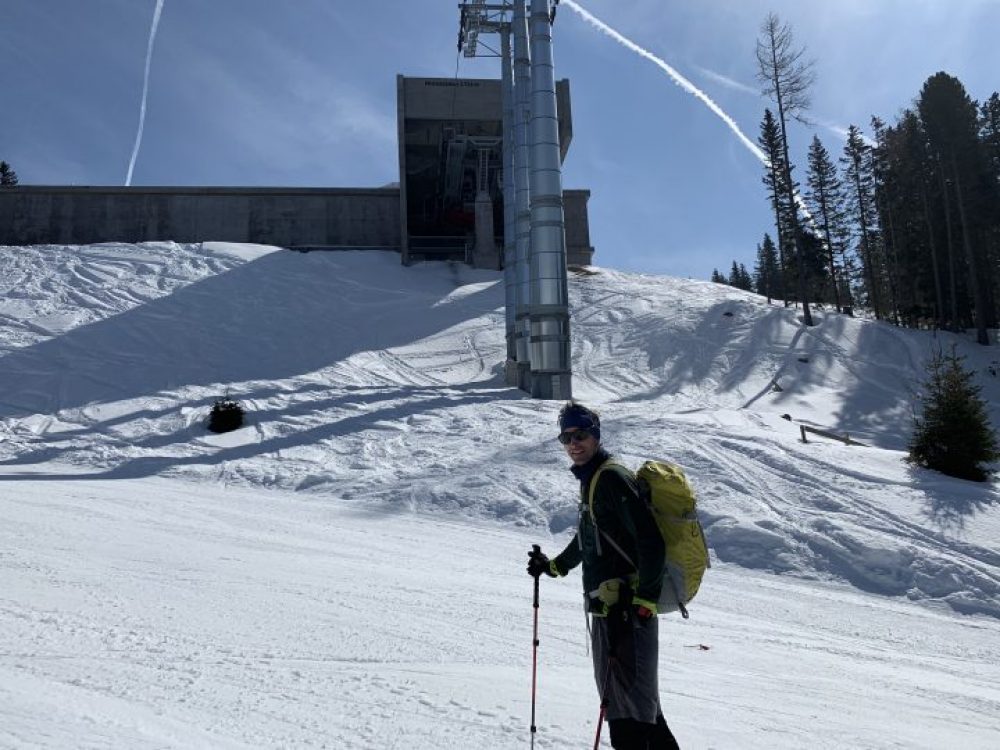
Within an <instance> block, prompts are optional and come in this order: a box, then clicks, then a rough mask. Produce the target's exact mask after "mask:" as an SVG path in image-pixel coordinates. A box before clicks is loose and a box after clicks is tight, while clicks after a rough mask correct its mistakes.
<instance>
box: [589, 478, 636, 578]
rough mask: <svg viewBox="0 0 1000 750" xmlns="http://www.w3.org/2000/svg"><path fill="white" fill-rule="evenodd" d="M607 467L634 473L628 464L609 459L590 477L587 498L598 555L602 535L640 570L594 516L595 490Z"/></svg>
mask: <svg viewBox="0 0 1000 750" xmlns="http://www.w3.org/2000/svg"><path fill="white" fill-rule="evenodd" d="M605 469H621V470H622V471H624V472H627V473H628V474H630V475H631V474H632V472H631V471H629V469H628V467H627V466H623V465H622V464H620V463H618V462H617V461H611V460H608V461H605V462H604V463H603V464H601V465H600V466H598V467H597V471H595V472H594V476H593V477H591V479H590V492H589V496H588V498H587V508H588V509H589V510H590V522H591V523H592V524H594V528H595V529H597V554H598V555H600V554H601V537H602V536H603V537H604V538H605V540H607V542H608V544H610V545H611V546H612V547H614V548H615V551H616V552H617V553H618V554H619V555H621V556H622V557H623V558H624V560H625V562H627V563H628V564H629V565H631V566H632V567H633V568H635V569H636V570H638V567H637V566H636V564H635V563H634V562H632V558H631V557H629V556H628V555H627V554H625V550H623V549H622V548H621V545H619V544H618V542H616V541H615V540H614V539H612V538H611V535H610V534H608V533H607V532H606V531H605V530H604V529H602V528H601V527H600V526H598V525H597V517H596V516H594V492H595V491H596V489H597V480H598V479H599V478H600V476H601V474H602V473H603V472H604V470H605Z"/></svg>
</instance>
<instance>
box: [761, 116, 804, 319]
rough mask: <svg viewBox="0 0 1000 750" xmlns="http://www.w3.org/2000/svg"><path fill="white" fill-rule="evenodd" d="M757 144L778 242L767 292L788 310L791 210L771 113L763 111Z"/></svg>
mask: <svg viewBox="0 0 1000 750" xmlns="http://www.w3.org/2000/svg"><path fill="white" fill-rule="evenodd" d="M757 142H758V143H759V144H760V147H761V149H762V150H763V151H764V155H765V156H766V157H767V166H766V168H765V170H764V179H763V182H764V187H766V188H767V198H768V201H769V202H770V203H771V211H773V212H774V227H775V230H776V233H777V234H776V236H777V238H778V245H777V258H776V263H777V272H776V273H775V274H774V275H773V276H770V277H769V279H768V289H769V290H770V294H771V295H774V296H777V297H779V298H781V300H782V302H784V304H785V307H788V304H789V295H788V289H787V280H788V263H787V260H786V257H785V254H786V251H788V252H789V254H791V252H792V251H791V248H790V247H789V245H790V243H791V241H792V234H793V233H794V231H795V228H794V223H793V221H792V214H793V213H794V209H793V208H792V207H791V206H790V205H789V203H788V190H786V189H785V173H786V170H785V148H784V146H783V145H782V138H781V130H780V128H779V127H778V123H777V122H775V120H774V115H773V114H772V113H771V110H770V109H765V110H764V119H763V120H762V121H761V123H760V137H759V138H758V139H757Z"/></svg>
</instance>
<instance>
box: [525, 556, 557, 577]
mask: <svg viewBox="0 0 1000 750" xmlns="http://www.w3.org/2000/svg"><path fill="white" fill-rule="evenodd" d="M552 567H553V566H552V561H551V560H549V558H547V557H546V556H545V555H544V554H543V553H542V551H541V550H540V549H533V550H531V552H529V553H528V575H530V576H531V577H532V578H538V576H540V575H542V573H544V574H545V575H547V576H551V577H552V578H555V577H556V575H557V574H556V573H555V572H554V571H553V570H552Z"/></svg>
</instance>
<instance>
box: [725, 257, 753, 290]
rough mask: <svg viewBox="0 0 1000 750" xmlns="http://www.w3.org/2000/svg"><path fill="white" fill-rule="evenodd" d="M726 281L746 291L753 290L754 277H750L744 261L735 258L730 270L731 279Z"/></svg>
mask: <svg viewBox="0 0 1000 750" xmlns="http://www.w3.org/2000/svg"><path fill="white" fill-rule="evenodd" d="M726 283H727V284H729V286H732V287H736V288H737V289H742V290H743V291H745V292H752V291H753V279H752V278H751V277H750V273H749V272H748V271H747V267H746V266H745V265H743V264H742V263H737V262H736V261H735V260H734V261H733V266H732V269H731V270H730V271H729V279H728V281H726Z"/></svg>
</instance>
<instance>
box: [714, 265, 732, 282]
mask: <svg viewBox="0 0 1000 750" xmlns="http://www.w3.org/2000/svg"><path fill="white" fill-rule="evenodd" d="M712 283H713V284H728V283H729V282H728V281H727V280H726V277H725V276H723V275H722V274H721V273H719V269H718V268H713V269H712Z"/></svg>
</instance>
